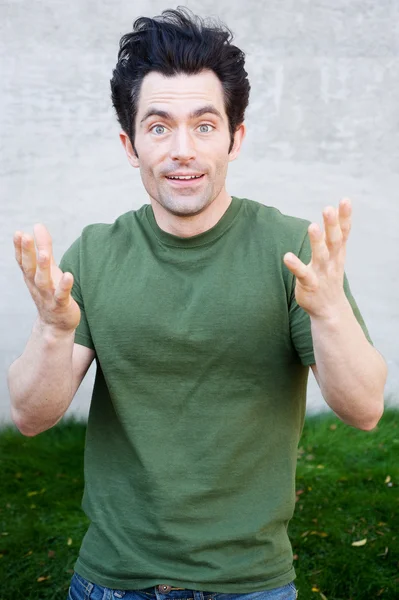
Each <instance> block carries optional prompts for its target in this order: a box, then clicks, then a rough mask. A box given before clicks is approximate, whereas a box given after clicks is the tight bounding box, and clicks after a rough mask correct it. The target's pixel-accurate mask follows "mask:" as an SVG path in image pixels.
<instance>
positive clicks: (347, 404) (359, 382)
mask: <svg viewBox="0 0 399 600" xmlns="http://www.w3.org/2000/svg"><path fill="white" fill-rule="evenodd" d="M310 320H311V331H312V338H313V347H314V354H315V360H316V367H317V374H318V383H319V385H320V388H321V391H322V394H323V397H324V399H325V400H326V402H327V403H328V405H329V406H330V407H331V408H332V409H333V410H334V412H335V413H336V414H337V415H338V416H339V417H340V418H341V419H342V420H343V421H345V422H346V423H348V424H350V425H353V426H354V427H359V428H360V429H372V428H373V427H375V425H376V424H377V422H378V420H379V418H380V417H381V415H382V412H383V406H384V386H385V382H386V378H387V366H386V363H385V361H384V359H383V358H382V356H381V355H380V354H379V353H378V352H377V351H376V350H375V348H373V346H372V345H371V344H370V343H369V342H368V340H367V338H366V337H365V335H364V333H363V330H362V328H361V326H360V325H359V323H358V321H357V319H356V317H355V315H354V314H353V311H352V307H351V306H350V304H349V301H348V300H347V298H346V297H345V298H344V299H343V301H342V304H341V305H340V307H339V309H337V311H336V312H334V314H331V315H330V317H329V318H315V317H312V316H311V317H310Z"/></svg>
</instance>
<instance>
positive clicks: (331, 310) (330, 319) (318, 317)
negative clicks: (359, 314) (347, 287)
mask: <svg viewBox="0 0 399 600" xmlns="http://www.w3.org/2000/svg"><path fill="white" fill-rule="evenodd" d="M352 315H353V310H352V306H351V304H350V302H349V300H348V298H347V297H346V296H345V294H344V295H343V296H342V297H340V298H339V299H337V300H336V301H335V302H334V303H331V304H328V305H326V306H325V307H324V308H323V310H322V311H320V312H318V313H317V314H316V313H312V314H311V313H309V316H310V320H311V322H313V323H325V324H330V325H331V326H334V325H335V324H337V323H338V322H340V321H342V319H343V318H345V317H346V316H352Z"/></svg>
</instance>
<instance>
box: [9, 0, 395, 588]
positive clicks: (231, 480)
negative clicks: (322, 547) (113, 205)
mask: <svg viewBox="0 0 399 600" xmlns="http://www.w3.org/2000/svg"><path fill="white" fill-rule="evenodd" d="M111 88H112V100H113V104H114V107H115V109H116V112H117V117H118V120H119V122H120V124H121V127H122V132H121V133H120V139H121V142H122V144H123V146H124V148H125V150H126V154H127V158H128V160H129V162H130V164H131V165H132V166H133V167H135V168H139V169H140V174H141V178H142V181H143V185H144V187H145V189H146V191H147V193H148V195H149V198H150V204H145V205H144V206H142V207H141V208H140V209H139V210H137V211H130V212H128V213H126V214H124V215H121V216H120V217H119V218H118V219H117V220H116V221H115V222H114V223H113V224H93V225H89V226H87V227H85V228H84V230H83V231H82V234H81V236H80V237H79V238H78V239H77V240H76V241H75V242H74V243H73V244H72V246H71V247H70V248H69V249H68V250H67V252H66V253H65V254H64V256H63V258H62V260H61V263H60V267H57V266H56V264H55V262H54V259H53V257H52V249H51V237H50V234H49V233H48V231H47V230H46V228H45V227H44V225H41V224H37V225H35V227H34V237H35V240H33V238H32V237H31V236H30V235H28V234H25V233H22V232H16V234H15V237H14V241H15V247H16V258H17V261H18V263H19V264H20V266H21V268H22V271H23V274H24V278H25V282H26V284H27V286H28V288H29V290H30V292H31V294H32V297H33V299H34V301H35V303H36V305H37V308H38V318H37V320H36V323H35V325H34V328H33V331H32V335H31V337H30V339H29V341H28V343H27V346H26V348H25V351H24V353H23V354H22V356H21V357H19V358H18V359H17V360H16V361H15V362H14V363H13V365H11V367H10V370H9V387H10V394H11V400H12V416H13V419H14V421H15V423H16V424H17V426H18V427H19V429H20V430H21V432H22V433H23V434H25V435H36V434H38V433H40V432H41V431H44V430H46V429H48V428H49V427H52V426H53V425H54V424H55V423H57V422H58V421H59V420H60V419H61V418H62V416H63V414H64V413H65V411H66V410H67V408H68V406H69V404H70V402H71V401H72V398H73V396H74V394H75V392H76V390H77V389H78V387H79V385H80V382H81V380H82V379H83V377H84V375H85V373H86V372H87V369H88V368H89V366H90V364H91V362H92V361H93V359H95V360H96V365H97V372H96V379H95V384H94V390H93V396H92V402H91V407H90V414H89V420H88V428H87V438H86V448H85V491H84V497H83V507H84V510H85V512H86V514H87V515H88V517H89V518H90V521H91V524H90V526H89V529H88V531H87V534H86V536H85V538H84V540H83V543H82V547H81V550H80V554H79V558H78V560H77V563H76V565H75V574H74V576H73V578H72V582H71V587H70V590H69V597H70V598H72V599H73V600H75V599H76V600H77V599H81V598H111V597H118V598H120V597H124V598H125V599H126V600H131V599H133V598H134V599H135V600H136V599H137V598H138V597H140V598H144V597H145V598H153V599H155V598H156V599H157V600H169V599H176V600H178V599H183V598H185V599H187V598H193V599H195V600H209V599H210V598H213V599H214V598H217V600H225V599H226V598H227V596H232V595H233V596H234V597H235V598H236V597H238V596H240V597H241V596H248V597H249V595H251V594H254V593H259V594H261V595H262V600H263V599H264V600H268V599H269V598H270V599H275V600H283V599H291V598H295V597H296V590H295V585H294V583H293V580H294V578H295V572H294V569H293V563H292V551H291V546H290V543H289V539H288V536H287V526H288V523H289V520H290V519H291V517H292V514H293V510H294V502H295V493H294V490H295V485H294V484H295V466H296V451H297V446H298V441H299V438H300V434H301V430H302V426H303V420H304V414H305V400H306V385H307V379H308V373H309V366H310V367H311V368H312V370H313V372H314V374H315V376H316V379H317V381H318V383H319V385H320V387H321V390H322V393H323V396H324V398H325V400H326V401H327V403H328V404H329V405H330V406H331V408H332V409H333V410H334V411H335V412H336V414H337V415H338V416H339V417H340V418H341V419H342V420H343V421H345V422H346V423H349V424H351V425H353V426H355V427H358V428H361V429H365V430H369V429H372V428H373V427H375V425H376V424H377V422H378V420H379V418H380V417H381V414H382V411H383V391H384V385H385V380H386V372H387V369H386V365H385V362H384V360H383V358H382V357H381V356H380V354H379V353H378V352H377V351H376V350H375V349H374V348H373V346H372V344H371V340H370V338H369V336H368V332H367V329H366V327H365V324H364V322H363V320H362V317H361V315H360V313H359V310H358V308H357V306H356V303H355V300H354V299H353V297H352V295H351V293H350V289H349V285H348V281H347V279H346V276H345V273H344V260H345V247H346V241H347V239H348V235H349V230H350V223H351V204H350V202H349V201H348V200H343V201H341V203H340V205H339V210H338V211H337V210H336V209H334V208H333V207H327V208H326V209H325V210H324V213H323V217H324V232H322V231H321V229H320V228H319V227H318V225H316V224H310V226H309V221H305V220H303V219H297V218H294V217H289V216H286V215H282V214H281V213H280V212H279V211H278V210H277V209H275V208H272V207H267V206H264V205H262V204H259V203H257V202H254V201H251V200H248V199H245V198H244V199H239V198H236V197H234V196H233V197H232V196H230V195H229V194H228V192H227V190H226V187H225V181H226V173H227V167H228V163H229V162H230V161H232V160H234V159H235V158H236V157H237V156H238V154H239V151H240V148H241V144H242V141H243V138H244V135H245V125H244V123H243V121H244V112H245V108H246V106H247V104H248V96H249V89H250V88H249V83H248V80H247V74H246V71H245V69H244V54H243V53H242V52H241V51H240V50H239V49H238V48H236V47H235V46H233V45H232V44H231V37H230V35H229V32H228V31H226V30H225V29H223V28H222V27H221V26H214V27H211V26H205V25H204V24H203V23H201V22H200V20H198V19H195V18H193V17H190V15H189V13H188V11H184V10H183V9H181V10H176V11H172V10H171V11H164V13H163V14H162V17H158V18H156V19H147V18H141V19H138V20H137V21H136V23H135V24H134V30H133V32H132V33H129V34H127V35H126V36H123V37H122V39H121V47H120V52H119V56H118V64H117V66H116V69H115V70H114V73H113V78H112V80H111ZM21 239H22V245H21ZM35 242H36V247H37V256H36V249H35ZM72 284H73V287H72Z"/></svg>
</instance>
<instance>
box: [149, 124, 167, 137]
mask: <svg viewBox="0 0 399 600" xmlns="http://www.w3.org/2000/svg"><path fill="white" fill-rule="evenodd" d="M159 129H165V126H164V125H154V126H153V127H151V129H150V131H152V132H153V133H155V135H161V134H162V133H164V132H163V131H161V132H159V131H157V130H159Z"/></svg>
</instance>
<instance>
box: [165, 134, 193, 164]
mask: <svg viewBox="0 0 399 600" xmlns="http://www.w3.org/2000/svg"><path fill="white" fill-rule="evenodd" d="M170 156H171V158H172V159H173V160H178V161H182V162H184V161H189V160H193V159H195V157H196V150H195V145H194V140H193V138H192V136H191V135H190V132H189V131H187V130H186V129H184V128H181V129H179V130H177V131H175V134H174V136H173V139H172V146H171V150H170Z"/></svg>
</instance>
